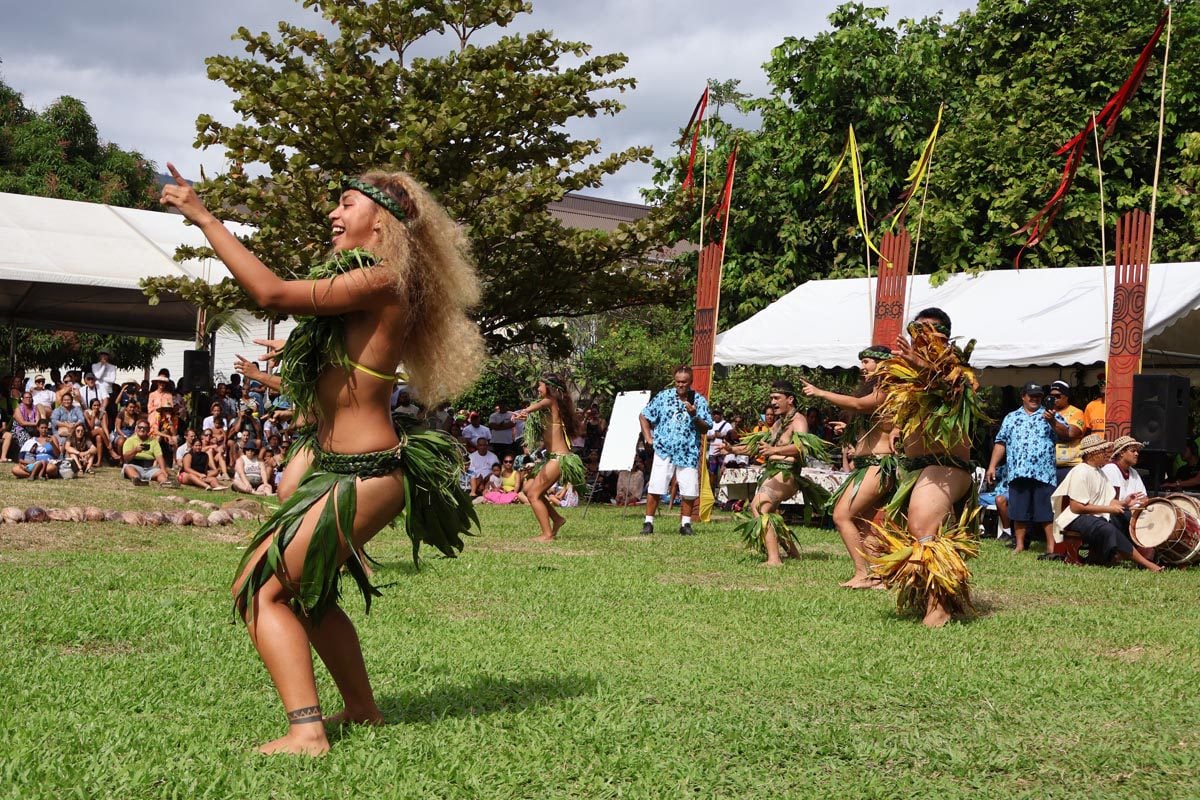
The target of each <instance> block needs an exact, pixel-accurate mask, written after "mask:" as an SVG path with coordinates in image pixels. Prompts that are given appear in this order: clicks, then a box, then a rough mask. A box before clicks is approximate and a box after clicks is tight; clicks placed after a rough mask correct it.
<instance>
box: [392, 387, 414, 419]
mask: <svg viewBox="0 0 1200 800" xmlns="http://www.w3.org/2000/svg"><path fill="white" fill-rule="evenodd" d="M392 410H393V411H395V412H396V413H397V414H400V415H401V416H405V417H412V418H414V419H416V418H417V417H419V416H421V409H420V408H419V407H418V406H417V404H416V403H414V402H413V401H412V395H411V394H410V393H409V391H408V389H407V388H397V389H396V397H395V400H394V401H393V402H392Z"/></svg>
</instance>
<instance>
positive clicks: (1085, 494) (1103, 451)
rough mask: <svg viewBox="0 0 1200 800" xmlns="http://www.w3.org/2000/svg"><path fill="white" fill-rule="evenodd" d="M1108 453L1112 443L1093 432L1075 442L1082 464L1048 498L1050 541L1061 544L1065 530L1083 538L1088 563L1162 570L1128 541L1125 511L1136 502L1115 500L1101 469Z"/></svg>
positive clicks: (1072, 469) (1134, 505)
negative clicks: (1051, 527) (1051, 509)
mask: <svg viewBox="0 0 1200 800" xmlns="http://www.w3.org/2000/svg"><path fill="white" fill-rule="evenodd" d="M1111 453H1112V444H1111V443H1110V442H1106V441H1104V437H1102V436H1100V435H1099V434H1096V433H1089V434H1088V435H1087V436H1085V437H1083V440H1082V441H1081V442H1080V443H1079V455H1080V457H1081V458H1082V459H1083V463H1081V464H1078V465H1076V466H1074V467H1072V468H1071V471H1070V472H1068V473H1067V476H1066V477H1065V478H1063V481H1062V483H1060V484H1059V486H1058V488H1057V489H1055V490H1054V493H1053V494H1052V495H1051V503H1052V505H1053V507H1054V539H1055V541H1057V542H1061V541H1062V539H1063V532H1064V531H1069V532H1071V533H1075V534H1078V535H1079V536H1080V537H1081V538H1082V539H1083V542H1084V544H1085V545H1086V546H1087V549H1088V553H1089V555H1088V559H1089V560H1090V561H1092V562H1095V563H1099V564H1111V563H1114V562H1116V561H1122V560H1125V559H1132V560H1133V561H1134V562H1135V563H1137V564H1138V565H1139V566H1142V567H1145V568H1146V569H1148V570H1150V571H1151V572H1159V571H1161V570H1162V567H1160V566H1158V565H1157V564H1155V563H1154V562H1153V561H1150V560H1149V559H1147V558H1146V557H1145V556H1143V555H1142V554H1141V553H1140V552H1138V550H1137V548H1135V547H1134V546H1133V541H1132V540H1131V539H1130V538H1129V510H1130V509H1131V508H1137V507H1138V500H1137V499H1135V498H1134V497H1122V498H1120V499H1118V498H1117V497H1116V490H1115V489H1114V488H1113V485H1112V482H1111V481H1109V479H1108V476H1107V475H1105V474H1104V471H1103V469H1102V468H1103V467H1104V465H1105V464H1106V463H1108V461H1109V457H1110V455H1111Z"/></svg>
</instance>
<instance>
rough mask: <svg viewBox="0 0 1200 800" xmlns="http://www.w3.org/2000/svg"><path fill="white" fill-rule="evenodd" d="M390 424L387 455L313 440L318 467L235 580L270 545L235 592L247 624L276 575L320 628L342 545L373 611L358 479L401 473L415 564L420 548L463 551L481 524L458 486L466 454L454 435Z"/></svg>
mask: <svg viewBox="0 0 1200 800" xmlns="http://www.w3.org/2000/svg"><path fill="white" fill-rule="evenodd" d="M392 423H393V425H395V427H396V433H397V435H398V436H399V437H400V443H399V444H398V445H396V447H394V448H391V449H389V450H382V451H379V452H374V453H329V452H326V451H324V450H322V449H321V448H320V446H319V445H318V444H317V443H316V441H315V438H314V439H313V440H310V441H311V444H310V446H311V447H312V449H313V451H314V458H313V464H312V466H311V467H310V468H309V470H308V472H306V473H305V475H304V477H303V478H302V479H301V481H300V485H299V486H298V487H296V491H295V493H293V494H292V496H291V497H289V498H288V500H287V502H285V503H284V504H283V505H282V506H280V508H279V510H277V511H276V512H275V513H274V514H272V515H271V518H270V519H268V520H267V521H266V522H265V523H263V526H262V527H261V528H260V529H259V531H258V533H257V534H256V535H255V537H254V539H253V540H252V541H251V542H250V545H249V547H248V548H247V550H246V555H245V556H244V557H243V558H242V561H241V563H240V564H239V565H238V571H237V574H238V575H241V574H242V572H243V571H245V569H246V567H247V565H248V564H250V562H251V560H252V559H254V557H255V553H257V552H258V550H259V548H260V547H261V546H262V543H263V542H265V541H268V540H270V542H271V544H270V546H269V547H267V549H266V550H265V551H264V552H263V553H262V554H261V555H260V556H259V557H258V560H257V561H256V562H255V563H254V565H253V567H252V568H251V569H250V571H249V573H248V574H247V575H246V578H245V579H244V580H243V581H242V583H241V584H240V585H239V586H238V587H237V591H236V593H235V596H234V613H235V614H237V615H238V616H242V617H244V618H246V619H247V621H249V619H250V618H251V617H252V616H253V600H254V596H255V594H257V593H258V590H259V589H261V588H262V587H263V585H264V584H266V582H267V581H268V580H270V579H271V577H272V576H275V575H278V576H279V578H280V580H281V581H282V582H283V583H284V585H285V586H287V587H288V588H289V590H290V591H291V592H292V604H293V607H294V608H295V609H296V610H297V612H298V613H301V614H303V615H305V616H306V617H308V618H309V619H311V620H312V621H313V622H314V623H316V622H319V621H320V619H321V617H322V615H323V614H324V613H325V612H326V611H327V610H329V608H330V606H333V605H336V603H337V601H338V598H339V596H340V592H339V588H338V582H339V578H340V575H341V568H342V566H343V563H342V558H341V556H340V553H339V550H340V548H341V547H342V545H345V547H346V548H347V549H348V550H349V551H350V555H349V557H348V558H347V559H346V560H345V567H346V571H347V572H349V573H350V575H351V577H353V578H354V581H355V583H356V584H358V588H359V590H360V591H361V592H362V595H363V599H364V601H365V604H366V610H367V611H368V612H370V610H371V598H372V597H378V596H380V591H379V588H378V587H376V586H374V585H373V584H372V583H371V581H370V579H369V578H368V577H367V571H366V568H365V566H364V565H363V563H362V561H361V559H360V557H359V548H358V547H357V546H356V545H355V543H354V539H353V533H354V515H355V511H356V509H357V505H358V491H357V481H358V480H359V479H364V478H376V477H381V476H384V475H388V474H390V473H392V472H394V471H396V470H401V471H402V476H403V477H402V482H403V485H404V508H403V509H402V510H401V512H400V516H399V517H398V519H403V520H404V527H405V532H406V533H407V534H408V537H409V539H410V540H411V541H412V553H413V561H414V562H415V563H417V564H418V565H419V563H420V561H419V555H420V548H421V543H422V542H424V543H425V544H428V545H431V546H433V547H436V548H437V549H438V550H439V551H440V552H441V553H442V554H443V555H445V556H447V557H448V558H454V557H455V555H456V553H457V552H461V551H462V549H463V539H462V536H463V535H464V534H468V535H469V534H471V532H472V531H471V528H472V527H475V528H478V526H479V518H478V517H477V516H476V514H475V509H474V506H472V505H471V499H470V497H469V496H468V495H467V493H466V492H465V491H463V489H462V487H461V484H460V482H459V479H460V476H461V474H462V470H463V451H462V448H461V447H460V446H459V444H458V443H457V442H456V441H455V440H454V439H453V438H451V437H450V436H449V435H448V434H446V433H443V432H441V431H431V430H428V429H426V428H424V427H422V426H420V425H418V424H417V423H416V422H415V421H413V420H411V419H410V418H407V417H402V416H393V417H392ZM326 498H328V502H326V503H325V505H324V508H322V509H321V513H320V516H319V517H318V518H317V523H316V527H315V529H314V530H313V533H312V538H311V539H310V540H309V544H308V550H307V551H306V552H305V556H304V569H303V574H302V575H299V576H285V575H284V554H285V553H286V552H287V548H288V547H289V546H291V544H292V542H293V540H294V539H295V537H296V534H297V533H298V532H299V530H300V526H301V524H302V523H303V521H304V517H305V515H306V514H307V513H308V511H309V510H310V509H311V508H313V506H315V505H317V504H318V503H319V502H321V501H322V500H324V499H326ZM394 524H395V522H394V521H393V525H394Z"/></svg>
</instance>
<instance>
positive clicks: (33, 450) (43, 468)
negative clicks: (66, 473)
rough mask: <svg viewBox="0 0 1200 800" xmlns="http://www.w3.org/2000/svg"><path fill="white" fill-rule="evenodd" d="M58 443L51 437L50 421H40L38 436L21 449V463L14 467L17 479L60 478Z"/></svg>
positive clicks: (13, 470)
mask: <svg viewBox="0 0 1200 800" xmlns="http://www.w3.org/2000/svg"><path fill="white" fill-rule="evenodd" d="M58 456H59V450H58V443H57V442H56V441H54V437H53V436H51V435H50V421H49V420H45V419H43V420H39V421H38V424H37V435H36V436H33V437H31V438H30V439H29V441H27V442H26V443H25V445H24V446H23V447H22V448H21V461H20V463H18V464H16V465H14V466H13V469H12V474H13V476H14V477H17V478H28V479H29V480H31V481H32V480H37V479H38V478H57V477H58Z"/></svg>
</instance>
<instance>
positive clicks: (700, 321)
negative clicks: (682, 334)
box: [692, 241, 725, 397]
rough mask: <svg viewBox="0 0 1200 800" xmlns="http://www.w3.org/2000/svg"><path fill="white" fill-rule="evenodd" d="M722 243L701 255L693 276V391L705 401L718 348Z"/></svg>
mask: <svg viewBox="0 0 1200 800" xmlns="http://www.w3.org/2000/svg"><path fill="white" fill-rule="evenodd" d="M724 251H725V246H724V244H723V243H722V242H719V241H718V242H712V243H710V244H706V245H705V246H704V249H703V250H701V251H700V270H699V272H698V273H697V274H696V323H695V327H694V329H693V333H692V388H693V389H695V390H696V391H697V392H699V393H700V394H702V395H704V396H705V397H708V395H709V389H711V388H712V364H713V352H714V350H715V348H716V346H717V306H718V305H719V304H720V302H721V260H722V258H723V257H724V254H725V253H724Z"/></svg>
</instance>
